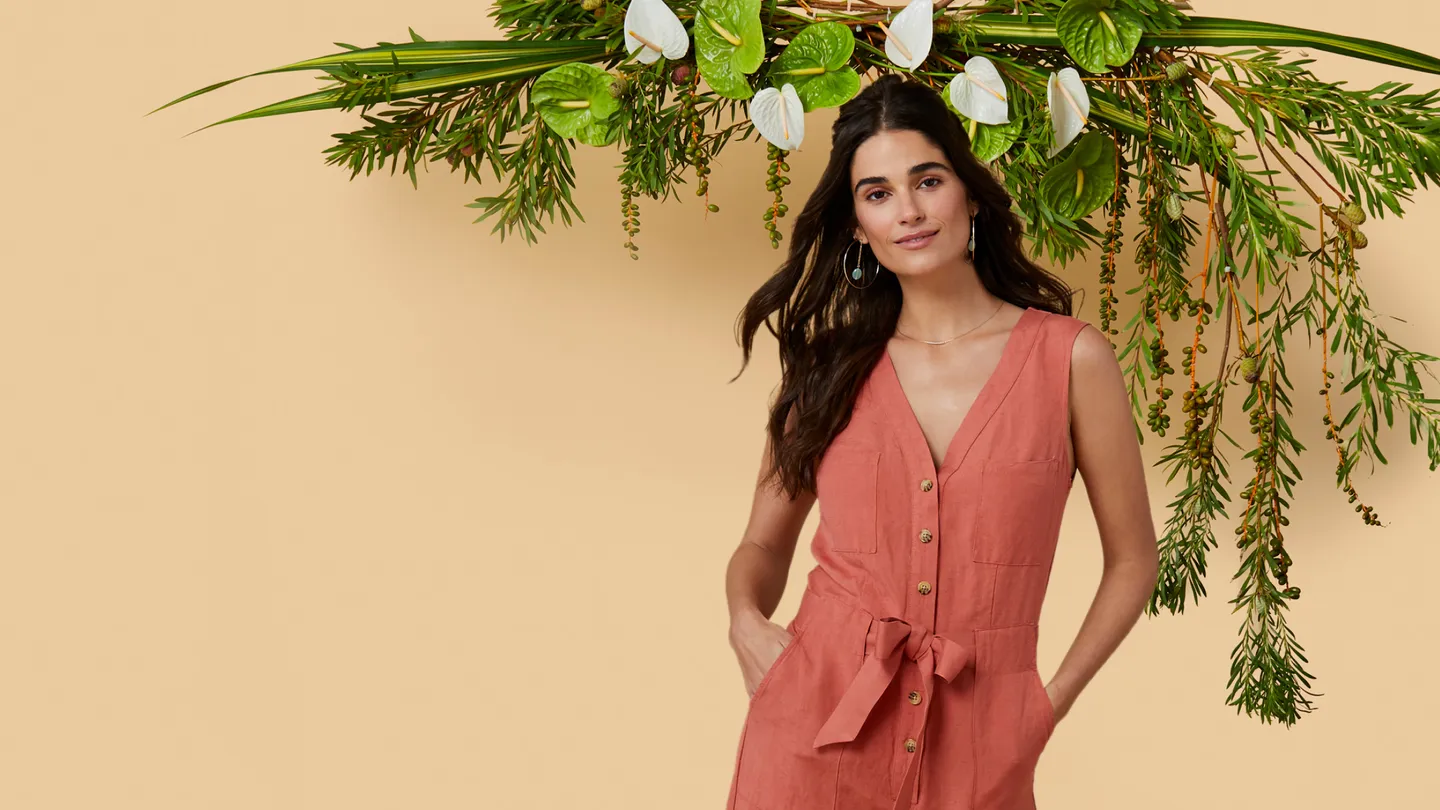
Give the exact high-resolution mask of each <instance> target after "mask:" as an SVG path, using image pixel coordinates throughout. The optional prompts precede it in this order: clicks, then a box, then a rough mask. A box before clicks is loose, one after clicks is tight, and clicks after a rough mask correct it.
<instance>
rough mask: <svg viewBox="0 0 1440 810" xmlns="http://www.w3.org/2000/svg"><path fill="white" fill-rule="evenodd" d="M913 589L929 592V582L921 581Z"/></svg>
mask: <svg viewBox="0 0 1440 810" xmlns="http://www.w3.org/2000/svg"><path fill="white" fill-rule="evenodd" d="M915 590H917V591H919V592H920V593H929V592H930V583H928V582H924V581H922V582H921V583H920V584H919V585H916V586H915Z"/></svg>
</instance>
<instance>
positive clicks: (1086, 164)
mask: <svg viewBox="0 0 1440 810" xmlns="http://www.w3.org/2000/svg"><path fill="white" fill-rule="evenodd" d="M1114 192H1115V141H1113V140H1111V139H1110V136H1109V135H1106V134H1105V133H1103V132H1098V131H1096V130H1091V131H1090V132H1087V133H1085V134H1084V135H1081V136H1080V140H1079V141H1078V142H1076V144H1075V148H1074V149H1071V150H1070V154H1069V156H1068V157H1066V158H1065V159H1064V160H1062V161H1060V162H1059V163H1057V164H1055V165H1054V166H1053V167H1051V168H1050V171H1048V172H1046V173H1045V176H1044V177H1042V178H1040V196H1041V197H1042V198H1043V199H1044V200H1045V204H1046V205H1048V206H1050V208H1051V209H1052V210H1054V211H1055V212H1056V213H1058V214H1060V215H1061V216H1063V217H1065V218H1067V219H1072V220H1073V219H1080V218H1081V217H1083V216H1085V215H1086V214H1089V213H1090V212H1091V211H1094V210H1095V209H1096V208H1099V207H1100V206H1101V204H1103V203H1104V202H1105V201H1106V200H1107V199H1109V198H1110V195H1111V194H1113V193H1114Z"/></svg>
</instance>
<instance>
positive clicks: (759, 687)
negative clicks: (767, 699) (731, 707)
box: [750, 625, 805, 705]
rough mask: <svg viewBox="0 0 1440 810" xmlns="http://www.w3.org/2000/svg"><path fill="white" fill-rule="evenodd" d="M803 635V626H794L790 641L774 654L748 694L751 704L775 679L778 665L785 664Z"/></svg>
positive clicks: (778, 668)
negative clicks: (773, 657)
mask: <svg viewBox="0 0 1440 810" xmlns="http://www.w3.org/2000/svg"><path fill="white" fill-rule="evenodd" d="M792 627H793V625H792ZM803 635H805V628H804V626H801V627H795V628H794V630H793V631H792V635H791V638H790V643H789V644H786V645H785V649H783V650H781V651H780V654H779V655H777V656H775V660H774V661H771V662H770V668H769V669H767V670H765V674H764V675H763V676H761V678H760V683H757V684H755V691H754V692H752V693H751V694H750V703H751V705H754V703H755V701H757V700H759V699H760V696H761V695H763V694H764V693H765V689H766V688H767V687H768V686H770V682H771V681H773V680H775V673H776V672H778V671H779V670H780V667H782V666H784V665H785V659H787V658H789V657H790V654H791V653H793V652H795V648H796V647H798V646H800V637H801V636H803Z"/></svg>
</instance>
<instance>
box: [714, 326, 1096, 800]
mask: <svg viewBox="0 0 1440 810" xmlns="http://www.w3.org/2000/svg"><path fill="white" fill-rule="evenodd" d="M1084 327H1085V322H1084V321H1082V320H1080V319H1077V318H1072V317H1069V316H1065V315H1058V314H1055V313H1051V312H1047V311H1045V310H1041V309H1036V308H1034V307H1029V308H1027V309H1026V310H1025V311H1024V313H1022V314H1021V316H1020V319H1019V320H1018V322H1017V323H1016V324H1015V326H1014V327H1013V329H1012V330H1011V332H1010V334H1009V336H1008V337H1007V338H1006V343H1005V347H1004V350H1003V353H1002V355H1001V358H1000V361H999V364H998V365H997V366H996V368H995V370H994V371H993V372H992V373H991V375H990V377H989V378H988V379H987V380H986V382H985V384H984V386H983V387H982V388H981V390H980V393H979V395H978V397H977V398H976V400H975V403H974V405H972V406H971V408H970V410H969V411H968V412H967V413H966V415H965V418H964V420H963V421H962V422H961V424H960V427H959V428H958V429H957V430H956V432H955V434H954V436H953V438H952V439H951V440H950V444H949V446H948V448H947V450H946V452H945V456H944V460H943V462H942V464H941V465H940V467H939V469H936V468H935V464H934V460H933V458H932V456H931V453H930V448H929V446H928V445H927V443H926V441H925V436H924V434H923V433H922V432H921V429H920V424H919V422H918V421H917V420H916V418H915V415H914V412H913V410H912V409H911V407H910V404H909V401H908V400H907V399H906V396H905V393H904V390H903V389H902V388H901V386H900V380H899V377H898V376H896V373H895V367H894V364H893V363H892V361H891V358H890V355H889V353H888V352H886V353H884V354H883V356H882V358H881V359H880V361H879V362H877V363H876V364H875V366H874V367H873V368H872V369H871V371H870V373H869V375H868V377H867V379H866V381H865V383H864V384H863V386H862V388H861V391H860V394H859V395H858V397H857V399H856V402H855V405H854V409H853V412H852V416H851V419H850V423H849V424H848V425H847V426H846V428H845V429H844V430H843V431H841V432H840V433H839V434H838V435H837V436H836V437H835V439H834V440H833V442H832V443H831V445H830V446H829V447H828V448H827V449H826V451H825V455H824V456H823V457H822V459H821V461H820V464H819V467H818V468H817V470H816V496H817V502H818V503H819V506H820V524H819V527H818V529H817V530H816V532H815V535H814V537H813V539H812V541H811V551H812V554H813V556H814V558H815V561H816V564H815V566H814V568H812V569H811V570H810V571H809V573H808V574H807V580H806V587H805V591H804V593H803V595H802V596H801V600H800V605H799V607H798V608H797V610H796V613H795V617H794V618H793V619H792V620H791V621H790V623H789V624H788V625H787V629H788V630H789V631H790V632H791V633H792V634H793V638H792V639H791V641H790V643H789V644H788V645H787V646H786V647H785V649H784V650H783V651H781V653H780V655H779V657H778V658H776V659H775V662H774V663H773V664H772V665H771V666H770V669H769V670H768V671H767V672H766V674H765V676H764V678H763V679H762V680H761V681H760V683H759V685H758V686H757V687H756V689H755V692H754V693H753V695H752V696H751V698H750V702H749V706H748V708H747V710H746V716H745V722H744V724H743V726H742V727H741V730H740V742H739V746H738V749H737V751H736V755H735V765H734V772H733V776H732V778H731V783H730V795H729V799H728V801H727V804H726V807H727V810H896V809H897V808H905V807H913V808H915V809H916V810H940V809H941V808H946V809H947V810H1034V807H1035V797H1034V790H1033V785H1034V775H1035V767H1036V763H1037V762H1038V761H1039V758H1040V754H1041V752H1042V751H1043V750H1044V748H1045V745H1046V743H1047V742H1048V741H1049V739H1050V735H1051V734H1052V733H1053V732H1054V730H1055V716H1054V710H1053V708H1052V706H1051V704H1050V698H1049V696H1048V695H1047V694H1046V692H1045V684H1044V680H1043V679H1042V678H1041V676H1040V673H1039V671H1038V670H1037V664H1036V645H1037V642H1038V638H1039V636H1038V632H1039V628H1038V621H1039V617H1040V608H1041V603H1042V602H1043V601H1044V598H1045V591H1046V586H1047V585H1048V583H1049V578H1050V567H1051V562H1052V560H1053V559H1054V554H1055V546H1056V541H1057V539H1058V537H1059V533H1060V521H1061V518H1062V517H1063V515H1064V511H1065V503H1066V501H1067V499H1068V497H1069V494H1070V489H1071V487H1072V485H1073V483H1074V472H1072V467H1073V464H1072V460H1071V452H1070V447H1069V442H1068V430H1069V419H1068V410H1069V379H1070V352H1071V347H1072V346H1073V345H1074V341H1075V338H1076V337H1077V336H1078V335H1079V333H1080V330H1081V329H1083V328H1084Z"/></svg>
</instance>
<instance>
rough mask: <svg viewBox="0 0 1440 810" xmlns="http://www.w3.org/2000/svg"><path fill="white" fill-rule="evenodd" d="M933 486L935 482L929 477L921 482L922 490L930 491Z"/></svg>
mask: <svg viewBox="0 0 1440 810" xmlns="http://www.w3.org/2000/svg"><path fill="white" fill-rule="evenodd" d="M933 486H935V482H934V481H931V480H930V479H929V478H926V479H925V480H923V481H921V482H920V491H921V492H929V491H930V488H931V487H933Z"/></svg>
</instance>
